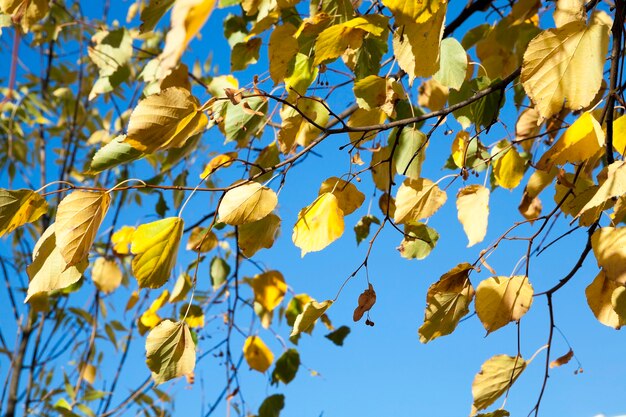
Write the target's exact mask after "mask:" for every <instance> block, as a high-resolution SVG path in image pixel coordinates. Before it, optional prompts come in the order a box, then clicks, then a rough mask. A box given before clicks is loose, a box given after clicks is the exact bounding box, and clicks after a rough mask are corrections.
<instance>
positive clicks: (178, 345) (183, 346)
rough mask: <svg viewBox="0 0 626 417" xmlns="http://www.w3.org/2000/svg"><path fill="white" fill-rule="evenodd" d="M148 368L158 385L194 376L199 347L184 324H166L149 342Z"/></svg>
mask: <svg viewBox="0 0 626 417" xmlns="http://www.w3.org/2000/svg"><path fill="white" fill-rule="evenodd" d="M146 364H147V365H148V368H150V370H151V371H152V378H153V379H154V382H155V383H156V384H161V383H163V382H165V381H169V380H170V379H173V378H178V377H180V376H183V375H189V374H191V373H193V370H194V368H195V365H196V345H195V343H194V342H193V339H192V337H191V332H190V331H189V327H187V324H186V323H184V322H176V323H174V322H173V321H170V320H163V321H162V322H161V323H160V324H159V325H158V326H156V327H155V328H154V329H152V330H151V331H150V333H149V334H148V337H147V338H146Z"/></svg>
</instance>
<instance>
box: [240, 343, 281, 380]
mask: <svg viewBox="0 0 626 417" xmlns="http://www.w3.org/2000/svg"><path fill="white" fill-rule="evenodd" d="M243 356H244V358H245V359H246V362H247V363H248V366H249V367H250V368H252V369H254V370H255V371H259V372H261V373H263V372H265V371H267V370H268V369H269V367H270V365H271V364H272V362H274V354H273V353H272V351H271V350H270V349H269V348H268V347H267V345H266V344H265V343H263V340H261V338H260V337H259V336H250V337H248V338H247V339H246V342H245V343H244V345H243Z"/></svg>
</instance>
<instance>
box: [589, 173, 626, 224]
mask: <svg viewBox="0 0 626 417" xmlns="http://www.w3.org/2000/svg"><path fill="white" fill-rule="evenodd" d="M624 194H626V162H623V161H617V162H613V163H612V164H611V165H609V166H608V176H607V178H606V180H605V181H604V183H602V185H601V186H600V188H598V191H597V192H596V193H595V194H594V196H593V197H592V198H591V200H589V201H588V202H587V204H585V206H584V207H583V208H582V209H581V210H580V213H578V216H580V215H582V214H583V213H585V212H587V211H589V210H593V209H596V208H598V207H603V206H604V204H605V203H606V202H608V201H609V200H611V199H612V198H614V197H620V196H622V195H624Z"/></svg>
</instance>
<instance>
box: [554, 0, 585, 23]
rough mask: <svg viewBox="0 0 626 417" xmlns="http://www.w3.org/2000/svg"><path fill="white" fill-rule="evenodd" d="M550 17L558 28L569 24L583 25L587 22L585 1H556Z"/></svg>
mask: <svg viewBox="0 0 626 417" xmlns="http://www.w3.org/2000/svg"><path fill="white" fill-rule="evenodd" d="M552 17H553V18H554V23H555V24H556V27H558V28H560V27H561V26H565V25H566V24H568V23H570V22H582V23H585V21H586V20H587V12H586V11H585V0H557V2H556V9H555V10H554V13H553V15H552Z"/></svg>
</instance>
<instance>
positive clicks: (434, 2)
mask: <svg viewBox="0 0 626 417" xmlns="http://www.w3.org/2000/svg"><path fill="white" fill-rule="evenodd" d="M442 3H444V4H445V1H441V0H426V1H402V0H384V1H383V4H384V5H385V7H387V8H388V9H389V11H390V12H391V13H392V14H393V17H394V18H395V19H396V23H397V24H398V25H410V24H413V23H420V22H425V21H427V20H429V19H430V18H431V17H432V16H433V14H435V13H436V12H437V10H439V7H440V6H441V4H442Z"/></svg>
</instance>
